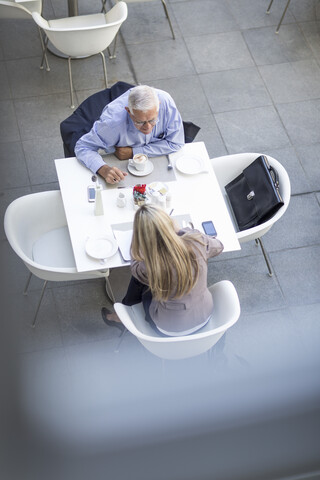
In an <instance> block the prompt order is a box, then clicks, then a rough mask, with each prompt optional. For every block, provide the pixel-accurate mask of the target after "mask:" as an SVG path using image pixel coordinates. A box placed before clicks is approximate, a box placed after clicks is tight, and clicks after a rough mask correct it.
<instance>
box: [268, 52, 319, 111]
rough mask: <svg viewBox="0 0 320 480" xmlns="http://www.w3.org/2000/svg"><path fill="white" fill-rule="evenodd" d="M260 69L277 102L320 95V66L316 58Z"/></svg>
mask: <svg viewBox="0 0 320 480" xmlns="http://www.w3.org/2000/svg"><path fill="white" fill-rule="evenodd" d="M259 71H260V73H261V76H262V78H263V80H264V82H265V84H266V87H267V89H268V91H269V93H270V95H271V97H272V98H273V100H274V102H275V103H277V104H279V103H289V102H298V101H300V100H309V99H312V98H319V96H320V68H319V66H318V65H317V63H316V61H315V60H300V61H299V62H292V63H283V64H281V65H265V66H262V67H259Z"/></svg>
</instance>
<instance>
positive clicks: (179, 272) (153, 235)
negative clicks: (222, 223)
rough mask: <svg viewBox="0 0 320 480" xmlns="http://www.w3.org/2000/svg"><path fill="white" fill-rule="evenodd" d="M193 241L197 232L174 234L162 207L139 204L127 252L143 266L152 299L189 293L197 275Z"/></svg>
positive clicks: (174, 231)
mask: <svg viewBox="0 0 320 480" xmlns="http://www.w3.org/2000/svg"><path fill="white" fill-rule="evenodd" d="M195 241H196V242H199V243H202V244H203V242H202V240H201V236H200V234H195V233H190V234H189V233H186V234H184V235H182V236H179V235H178V234H177V231H176V228H175V225H174V222H173V221H172V219H171V217H170V216H169V215H167V213H166V212H165V211H163V210H162V209H160V208H158V207H156V206H153V205H143V206H142V207H140V208H139V210H137V212H136V214H135V218H134V223H133V237H132V244H131V255H132V258H133V259H134V260H137V261H143V262H144V263H145V266H146V271H147V277H148V284H149V287H150V290H151V293H152V296H153V297H154V298H155V299H156V300H164V301H166V300H168V299H169V298H180V297H182V296H183V295H186V294H187V293H189V292H190V291H191V290H192V288H193V287H194V285H195V284H196V282H197V280H198V276H199V265H198V261H197V257H196V251H195Z"/></svg>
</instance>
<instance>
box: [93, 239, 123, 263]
mask: <svg viewBox="0 0 320 480" xmlns="http://www.w3.org/2000/svg"><path fill="white" fill-rule="evenodd" d="M117 250H118V244H117V241H116V239H115V238H114V236H113V235H102V236H96V237H90V238H88V240H87V242H86V252H87V254H88V255H90V257H93V258H97V259H99V260H101V259H103V258H108V257H112V255H114V254H115V253H116V251H117Z"/></svg>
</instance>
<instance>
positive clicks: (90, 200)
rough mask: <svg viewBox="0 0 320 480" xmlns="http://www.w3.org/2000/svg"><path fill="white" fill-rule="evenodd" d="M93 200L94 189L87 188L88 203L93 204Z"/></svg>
mask: <svg viewBox="0 0 320 480" xmlns="http://www.w3.org/2000/svg"><path fill="white" fill-rule="evenodd" d="M95 198H96V190H95V188H94V187H93V186H92V187H91V186H90V187H88V202H94V200H95Z"/></svg>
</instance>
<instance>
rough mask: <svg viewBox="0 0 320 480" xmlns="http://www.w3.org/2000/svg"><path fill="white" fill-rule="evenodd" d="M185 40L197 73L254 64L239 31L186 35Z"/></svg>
mask: <svg viewBox="0 0 320 480" xmlns="http://www.w3.org/2000/svg"><path fill="white" fill-rule="evenodd" d="M185 41H186V44H187V47H188V50H189V52H190V56H191V58H192V61H193V63H194V66H195V69H196V71H197V73H206V72H216V71H220V70H231V69H234V68H245V67H251V66H253V65H254V63H253V60H252V57H251V55H250V52H249V50H248V48H247V46H246V44H245V41H244V39H243V37H242V35H241V33H240V32H227V33H217V34H208V35H200V36H197V37H186V38H185Z"/></svg>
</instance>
